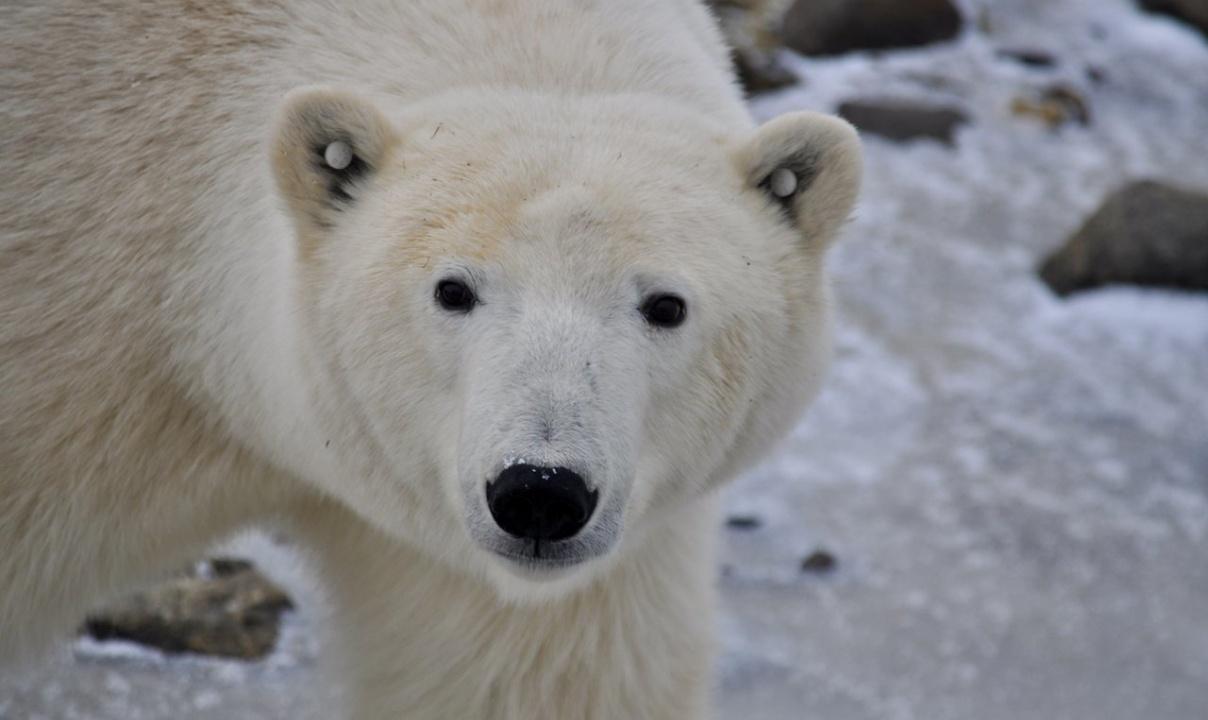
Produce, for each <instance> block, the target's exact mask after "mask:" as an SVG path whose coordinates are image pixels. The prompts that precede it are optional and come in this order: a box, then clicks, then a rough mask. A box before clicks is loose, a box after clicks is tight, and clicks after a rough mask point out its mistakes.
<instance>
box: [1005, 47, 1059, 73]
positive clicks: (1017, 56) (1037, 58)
mask: <svg viewBox="0 0 1208 720" xmlns="http://www.w3.org/2000/svg"><path fill="white" fill-rule="evenodd" d="M998 56H999V57H1000V58H1003V59H1005V60H1013V61H1015V62H1017V63H1019V64H1020V65H1026V66H1028V67H1030V68H1037V69H1042V70H1047V69H1050V68H1054V67H1056V66H1057V58H1055V57H1053V56H1052V55H1051V54H1049V53H1047V52H1045V51H1044V50H1030V49H1027V48H1004V49H1002V50H999V51H998Z"/></svg>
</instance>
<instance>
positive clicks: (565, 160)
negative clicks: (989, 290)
mask: <svg viewBox="0 0 1208 720" xmlns="http://www.w3.org/2000/svg"><path fill="white" fill-rule="evenodd" d="M483 108H489V112H484V110H483ZM388 118H389V119H388ZM274 169H275V172H276V176H277V182H278V185H279V187H280V190H281V192H282V194H283V196H284V198H285V200H286V205H287V206H288V211H289V213H290V214H291V216H292V218H293V221H294V225H295V228H296V237H295V238H294V239H293V242H295V243H296V245H297V251H296V256H297V263H298V274H299V275H298V277H299V288H300V290H299V302H300V304H301V308H300V310H299V316H300V318H302V323H303V326H304V330H303V333H304V336H305V337H306V338H307V341H308V346H309V347H310V348H312V350H313V352H314V356H315V359H314V362H313V366H314V368H315V384H316V388H315V390H314V394H315V396H316V397H319V398H326V401H325V402H324V403H323V404H322V405H323V409H322V412H323V415H324V416H323V418H321V421H322V422H323V423H324V424H325V425H326V426H327V427H328V428H330V432H331V435H332V436H333V437H335V438H337V442H336V443H335V444H334V446H333V448H332V449H331V452H332V453H334V454H337V455H339V456H340V457H341V459H342V462H343V466H344V467H346V468H348V472H347V475H346V476H344V477H339V478H314V479H313V480H314V481H315V482H317V483H319V484H320V485H322V486H323V487H324V488H325V489H327V490H328V491H330V492H331V493H333V494H335V495H336V496H337V497H341V498H344V499H345V500H346V501H347V502H348V503H349V504H350V505H351V506H353V507H354V509H356V510H357V511H358V512H360V513H361V514H362V515H364V516H365V517H366V518H368V519H369V520H371V521H372V522H373V523H375V524H376V525H378V526H379V527H381V528H382V529H384V530H386V531H388V532H390V533H392V534H394V535H396V536H398V537H400V538H402V539H403V540H404V541H406V542H409V543H411V544H413V545H415V546H417V547H419V548H421V549H423V550H425V551H426V552H428V553H430V554H432V555H433V556H435V557H438V558H445V559H448V560H449V562H451V563H452V564H454V565H455V566H457V567H460V568H463V569H466V570H468V571H470V572H473V573H478V574H483V575H485V576H487V577H489V578H490V579H492V580H493V581H494V583H495V585H496V586H497V587H498V588H499V589H500V590H501V591H502V592H504V593H505V594H508V595H510V596H514V597H518V598H528V597H541V596H545V595H548V594H549V593H551V592H561V591H564V590H566V589H568V588H572V587H575V586H577V585H580V584H582V583H583V582H584V581H586V580H587V579H589V578H590V577H592V576H593V573H595V572H598V571H599V569H600V568H602V567H605V566H607V564H608V563H609V562H610V561H611V560H612V559H615V558H616V557H618V556H620V555H623V554H624V552H625V551H626V549H627V548H628V547H631V546H633V545H635V544H638V543H640V542H641V538H642V537H643V536H644V535H645V534H646V533H645V532H644V530H645V529H648V528H651V527H654V526H655V525H657V524H658V523H660V522H663V521H665V520H666V519H667V518H668V517H669V516H671V515H672V514H674V513H676V512H679V511H681V510H683V509H684V508H690V506H691V505H692V501H693V500H694V499H695V498H699V497H701V496H703V495H704V494H706V493H708V492H710V491H711V490H712V489H714V488H716V487H717V486H718V485H719V484H720V483H722V482H724V481H725V480H727V479H729V478H731V477H732V476H734V475H735V474H736V473H737V472H739V471H740V470H741V469H743V468H744V467H746V466H747V465H748V464H749V463H751V462H752V461H753V460H754V459H756V458H757V457H758V456H759V454H760V453H762V452H764V451H765V450H766V449H767V447H768V446H769V445H770V444H771V443H772V442H774V441H775V440H777V439H779V438H780V437H781V436H782V435H783V434H784V433H785V431H786V430H787V429H788V428H789V427H790V425H791V423H792V422H793V420H794V419H795V418H796V416H797V415H798V413H799V412H800V410H801V409H802V407H803V406H804V404H805V403H806V402H807V401H808V399H809V398H810V397H811V396H812V395H813V393H814V392H815V390H816V388H817V386H818V382H819V379H820V376H821V374H822V372H823V370H824V368H825V364H826V360H827V357H828V355H829V315H828V310H827V289H826V284H825V282H824V276H823V259H824V255H825V252H826V250H827V247H828V246H829V245H830V243H831V241H832V239H833V238H834V236H835V234H836V232H837V230H838V229H839V227H840V225H841V224H842V223H843V221H844V220H845V219H846V217H847V216H848V214H849V212H850V210H851V207H852V203H853V201H854V198H855V195H856V191H857V186H858V182H859V147H858V142H857V140H856V138H855V134H854V132H853V131H852V130H851V128H850V127H848V126H847V125H846V124H844V123H842V122H841V121H838V120H835V119H832V118H828V117H824V116H819V115H814V114H798V115H791V116H786V117H783V118H780V119H777V120H776V121H773V122H771V123H769V124H768V125H766V126H764V127H763V128H761V129H759V130H758V131H756V132H754V133H752V134H750V135H749V136H747V137H731V136H729V135H727V134H726V133H724V132H722V131H720V130H719V129H718V128H716V127H712V126H710V125H709V123H708V122H706V121H704V120H702V119H701V118H699V117H697V116H695V115H692V114H689V113H686V112H684V111H683V110H681V109H677V108H676V107H671V106H669V107H663V106H657V105H656V106H654V107H651V106H650V101H649V100H644V101H640V102H636V104H635V101H634V100H633V99H625V98H615V99H607V100H604V99H601V100H592V101H587V100H584V101H581V102H578V103H569V102H567V101H566V100H560V101H559V100H553V99H549V98H539V97H527V98H516V97H515V96H508V95H500V96H499V97H484V95H483V94H482V93H476V94H475V95H474V96H473V97H468V96H466V97H462V96H458V95H456V94H453V95H450V96H449V97H447V98H444V99H442V100H440V101H438V102H430V103H427V104H425V106H424V107H420V108H409V109H407V110H405V111H401V112H397V113H390V114H389V115H387V114H385V113H383V112H382V111H380V110H378V109H377V108H375V106H374V105H373V104H371V103H370V102H369V101H367V100H364V99H361V98H358V97H355V96H352V95H349V94H345V93H341V92H334V91H330V90H324V89H312V90H303V91H298V92H295V93H294V94H293V95H292V96H291V97H290V98H289V99H288V100H287V102H286V104H285V107H284V110H283V111H282V114H281V119H280V121H279V128H278V132H277V140H276V145H275V149H274Z"/></svg>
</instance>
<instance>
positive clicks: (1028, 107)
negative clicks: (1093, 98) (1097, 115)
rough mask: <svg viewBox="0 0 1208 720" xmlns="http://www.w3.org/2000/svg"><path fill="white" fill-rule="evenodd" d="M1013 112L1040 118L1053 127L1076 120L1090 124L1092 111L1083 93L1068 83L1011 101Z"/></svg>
mask: <svg viewBox="0 0 1208 720" xmlns="http://www.w3.org/2000/svg"><path fill="white" fill-rule="evenodd" d="M1011 112H1012V113H1014V114H1015V115H1018V116H1020V117H1030V118H1034V119H1037V120H1040V121H1041V122H1043V123H1044V124H1045V125H1048V126H1049V127H1050V128H1052V129H1054V130H1055V129H1057V128H1059V127H1061V126H1062V125H1066V124H1068V123H1071V122H1074V123H1078V124H1079V125H1089V124H1090V122H1091V111H1090V108H1089V107H1088V106H1087V104H1086V100H1085V99H1084V98H1083V97H1082V94H1081V93H1079V92H1078V91H1077V90H1075V89H1073V88H1071V87H1069V86H1068V85H1051V86H1049V87H1046V88H1041V89H1040V90H1039V91H1037V92H1036V93H1035V94H1033V95H1031V96H1025V97H1017V98H1015V99H1014V100H1012V101H1011Z"/></svg>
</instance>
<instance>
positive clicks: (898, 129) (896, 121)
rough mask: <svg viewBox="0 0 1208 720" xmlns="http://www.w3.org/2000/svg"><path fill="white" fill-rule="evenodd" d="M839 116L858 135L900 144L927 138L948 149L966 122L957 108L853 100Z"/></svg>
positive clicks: (843, 108)
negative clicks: (851, 126)
mask: <svg viewBox="0 0 1208 720" xmlns="http://www.w3.org/2000/svg"><path fill="white" fill-rule="evenodd" d="M838 112H839V115H840V116H842V117H843V119H845V120H847V121H848V122H849V123H851V124H852V125H855V126H856V129H858V130H859V131H860V132H864V133H871V134H873V135H880V136H881V137H885V138H889V139H890V140H896V141H899V142H902V141H907V140H918V139H923V138H928V139H931V140H938V141H940V142H942V143H945V144H948V145H951V144H953V138H954V137H955V135H956V129H957V128H958V127H960V126H961V125H963V124H965V123H967V122H969V118H968V116H967V115H965V113H964V112H963V111H962V110H960V109H958V108H952V107H937V106H933V105H924V104H920V103H917V102H914V101H911V100H853V101H849V102H845V103H843V104H841V105H840V106H839V109H838Z"/></svg>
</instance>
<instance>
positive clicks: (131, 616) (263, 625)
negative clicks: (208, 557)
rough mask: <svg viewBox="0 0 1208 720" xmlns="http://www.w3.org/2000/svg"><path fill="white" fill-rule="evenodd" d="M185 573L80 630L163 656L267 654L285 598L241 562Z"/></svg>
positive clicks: (286, 604)
mask: <svg viewBox="0 0 1208 720" xmlns="http://www.w3.org/2000/svg"><path fill="white" fill-rule="evenodd" d="M203 570H204V571H203V572H201V573H195V574H190V575H188V576H185V577H181V578H177V579H174V580H170V581H168V582H165V583H163V584H162V585H159V586H157V587H154V588H152V589H150V590H148V591H146V592H142V593H138V594H136V595H133V596H131V597H128V598H126V599H125V600H123V601H121V602H119V603H117V604H115V605H113V606H111V607H108V608H105V609H104V610H102V611H100V612H97V613H94V614H92V615H90V616H89V617H88V618H87V620H86V621H85V624H84V627H85V631H86V632H87V633H88V634H89V635H91V636H92V637H94V638H96V639H97V640H110V639H121V640H129V641H132V642H136V643H141V644H143V645H149V646H151V647H155V648H158V649H160V650H163V651H164V652H168V653H184V652H191V653H198V654H202V655H221V656H225V657H235V658H243V659H255V658H260V657H263V656H265V655H267V654H268V653H269V652H271V651H272V649H273V647H274V646H275V645H276V643H277V634H278V626H279V623H280V617H281V613H282V612H284V611H286V610H289V609H292V608H293V603H292V602H291V601H290V599H289V597H288V596H287V595H286V594H285V593H284V592H282V591H281V589H280V588H278V587H277V586H276V585H274V584H273V583H271V582H269V581H268V580H266V579H265V578H264V577H263V576H262V575H260V574H259V573H258V572H256V570H255V569H254V568H253V567H252V565H251V563H248V562H246V561H243V560H233V559H228V558H220V559H216V560H213V561H210V562H209V563H208V564H207V565H203Z"/></svg>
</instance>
